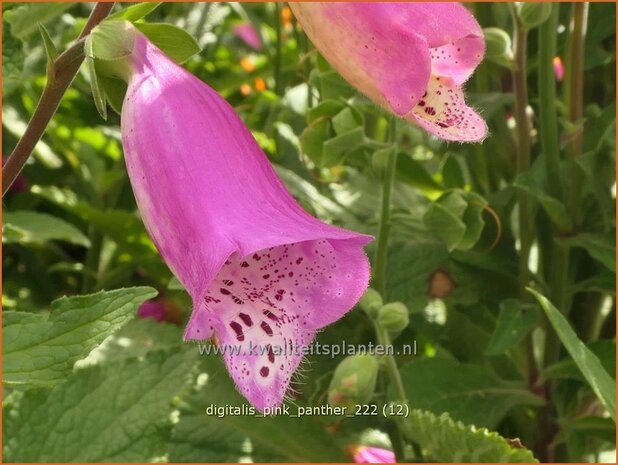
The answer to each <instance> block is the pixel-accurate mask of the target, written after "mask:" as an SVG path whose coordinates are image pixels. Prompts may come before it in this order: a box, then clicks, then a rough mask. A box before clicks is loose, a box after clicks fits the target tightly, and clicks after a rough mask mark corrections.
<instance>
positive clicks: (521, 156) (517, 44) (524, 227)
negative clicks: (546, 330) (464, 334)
mask: <svg viewBox="0 0 618 465" xmlns="http://www.w3.org/2000/svg"><path fill="white" fill-rule="evenodd" d="M509 6H510V7H511V8H512V14H513V24H514V34H513V35H514V39H515V40H514V55H515V63H514V66H513V92H514V94H515V122H516V125H517V151H516V153H517V174H521V173H524V172H526V171H528V170H529V169H530V128H529V126H528V117H527V115H526V108H527V106H528V84H527V81H526V78H527V76H526V48H527V40H528V31H527V29H526V28H525V27H524V26H523V25H522V24H521V22H520V21H519V19H518V18H517V13H516V12H515V11H514V6H513V5H512V4H509ZM517 199H518V200H517V203H518V205H519V240H520V250H519V287H520V294H521V296H522V297H523V296H526V295H527V293H526V286H527V285H528V283H529V281H530V271H529V268H528V257H529V255H530V248H531V247H532V240H533V237H534V230H533V221H532V214H531V208H530V203H529V198H528V193H527V192H524V191H523V190H521V189H519V191H518V193H517Z"/></svg>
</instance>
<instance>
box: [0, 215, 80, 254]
mask: <svg viewBox="0 0 618 465" xmlns="http://www.w3.org/2000/svg"><path fill="white" fill-rule="evenodd" d="M54 240H58V241H66V242H70V243H71V244H76V245H82V246H84V247H90V240H88V238H87V237H86V236H85V235H84V234H83V233H82V232H81V231H80V230H79V229H77V228H76V227H75V226H73V225H72V224H71V223H68V222H66V221H65V220H62V219H60V218H56V217H55V216H51V215H48V214H47V213H38V212H34V211H27V210H23V211H16V212H7V211H5V212H4V213H3V218H2V242H3V243H4V244H13V243H19V244H44V243H46V242H48V241H54Z"/></svg>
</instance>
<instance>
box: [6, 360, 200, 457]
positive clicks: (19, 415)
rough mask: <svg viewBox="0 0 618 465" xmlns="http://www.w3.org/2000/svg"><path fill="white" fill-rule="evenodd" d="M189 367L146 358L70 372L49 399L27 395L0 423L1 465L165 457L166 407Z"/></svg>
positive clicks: (39, 392) (36, 392) (41, 392)
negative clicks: (0, 428) (0, 441)
mask: <svg viewBox="0 0 618 465" xmlns="http://www.w3.org/2000/svg"><path fill="white" fill-rule="evenodd" d="M194 361H195V358H194V357H193V356H190V355H189V354H188V353H187V352H178V351H176V352H165V351H160V352H154V353H151V354H149V355H147V356H146V357H145V358H144V359H130V360H123V361H120V362H118V363H113V364H109V365H105V366H95V367H90V368H85V369H82V370H77V371H76V372H75V373H73V374H72V375H71V376H70V377H69V378H68V379H67V380H66V382H65V383H62V384H59V385H57V386H56V387H55V388H53V389H52V390H51V391H48V390H45V389H33V390H30V391H27V392H26V393H24V395H23V397H21V396H20V397H21V398H17V399H15V400H14V401H13V402H9V405H8V408H7V410H6V412H5V414H4V415H3V435H4V440H3V460H4V461H5V462H143V461H151V460H153V459H155V458H157V457H161V456H162V455H163V454H164V453H165V437H166V436H167V434H168V433H169V428H170V426H171V425H170V418H169V417H170V413H171V401H172V399H173V397H174V396H175V395H177V394H178V393H179V392H180V391H181V390H182V389H183V388H184V387H185V385H186V384H187V382H188V380H189V379H190V374H191V371H192V370H191V368H192V365H193V363H194Z"/></svg>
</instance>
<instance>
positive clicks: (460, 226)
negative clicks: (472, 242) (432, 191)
mask: <svg viewBox="0 0 618 465" xmlns="http://www.w3.org/2000/svg"><path fill="white" fill-rule="evenodd" d="M467 206H468V204H467V202H466V201H465V200H464V199H463V197H462V196H461V194H459V193H458V192H456V191H453V192H449V193H447V194H445V195H444V196H442V197H441V198H440V199H439V200H438V201H436V202H433V203H432V204H431V205H430V206H429V208H428V209H427V211H426V212H425V214H424V215H423V224H424V225H425V227H426V228H427V229H428V230H429V231H430V232H431V233H432V234H435V235H436V236H437V237H439V238H440V239H442V240H443V241H444V243H445V244H446V247H447V248H448V250H449V251H453V250H455V249H456V248H457V246H458V245H459V244H460V243H461V241H462V239H463V238H464V235H465V233H466V224H465V223H464V222H463V221H462V218H463V214H464V212H465V210H466V208H467Z"/></svg>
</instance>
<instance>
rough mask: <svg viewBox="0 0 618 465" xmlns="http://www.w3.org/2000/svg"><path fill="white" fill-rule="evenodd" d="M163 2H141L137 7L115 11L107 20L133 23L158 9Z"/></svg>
mask: <svg viewBox="0 0 618 465" xmlns="http://www.w3.org/2000/svg"><path fill="white" fill-rule="evenodd" d="M162 4H163V2H142V3H138V4H137V5H131V6H129V7H127V8H123V9H122V10H120V11H117V12H116V13H114V14H113V15H111V16H110V17H109V19H126V20H127V21H131V22H135V21H139V20H140V19H142V18H143V17H144V16H147V15H149V14H150V13H152V12H153V11H154V10H156V9H157V8H159V7H160V6H161V5H162Z"/></svg>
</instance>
